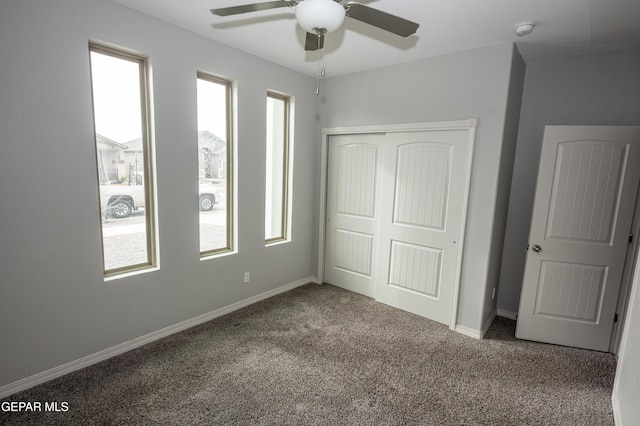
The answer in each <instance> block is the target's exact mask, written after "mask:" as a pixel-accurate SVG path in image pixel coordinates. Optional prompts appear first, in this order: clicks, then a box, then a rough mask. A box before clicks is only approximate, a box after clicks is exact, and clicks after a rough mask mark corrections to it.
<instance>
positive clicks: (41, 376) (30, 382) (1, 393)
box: [0, 277, 319, 398]
mask: <svg viewBox="0 0 640 426" xmlns="http://www.w3.org/2000/svg"><path fill="white" fill-rule="evenodd" d="M318 281H319V280H318V278H316V277H308V278H304V279H302V280H298V281H295V282H293V283H290V284H285V285H283V286H281V287H278V288H275V289H273V290H269V291H266V292H264V293H261V294H258V295H256V296H252V297H249V298H248V299H244V300H241V301H239V302H235V303H232V304H231V305H228V306H224V307H222V308H219V309H216V310H214V311H211V312H207V313H206V314H202V315H198V316H197V317H194V318H191V319H188V320H186V321H182V322H179V323H177V324H174V325H171V326H169V327H166V328H163V329H161V330H158V331H154V332H152V333H149V334H146V335H144V336H140V337H136V338H135V339H132V340H129V341H128V342H124V343H121V344H119V345H116V346H113V347H111V348H107V349H105V350H102V351H100V352H96V353H94V354H91V355H88V356H85V357H82V358H80V359H77V360H75V361H71V362H68V363H66V364H63V365H60V366H58V367H54V368H51V369H49V370H46V371H43V372H41V373H37V374H34V375H33V376H30V377H27V378H25V379H21V380H18V381H16V382H13V383H9V384H8V385H5V386H2V387H0V398H5V397H7V396H9V395H12V394H14V393H16V392H20V391H23V390H25V389H29V388H31V387H33V386H36V385H39V384H42V383H45V382H48V381H49V380H53V379H55V378H58V377H60V376H64V375H65V374H68V373H71V372H73V371H76V370H80V369H81V368H85V367H88V366H90V365H93V364H96V363H98V362H101V361H104V360H106V359H109V358H113V357H114V356H117V355H120V354H123V353H125V352H128V351H130V350H132V349H135V348H138V347H140V346H143V345H146V344H147V343H151V342H154V341H156V340H159V339H162V338H163V337H167V336H170V335H172V334H175V333H178V332H180V331H183V330H186V329H188V328H191V327H194V326H196V325H199V324H202V323H205V322H207V321H210V320H212V319H215V318H218V317H221V316H223V315H226V314H229V313H231V312H233V311H237V310H238V309H241V308H244V307H245V306H249V305H252V304H254V303H256V302H259V301H261V300H264V299H268V298H269V297H272V296H275V295H278V294H280V293H284V292H287V291H289V290H293V289H294V288H296V287H300V286H303V285H305V284H308V283H310V282H311V283H316V284H319V282H318Z"/></svg>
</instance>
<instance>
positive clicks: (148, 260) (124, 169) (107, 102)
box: [89, 43, 155, 276]
mask: <svg viewBox="0 0 640 426" xmlns="http://www.w3.org/2000/svg"><path fill="white" fill-rule="evenodd" d="M89 56H90V65H91V89H92V98H93V119H94V129H95V147H96V165H97V176H98V183H99V203H100V210H101V216H102V220H101V222H102V254H103V264H104V273H105V276H113V275H117V274H120V273H122V272H128V271H132V270H138V269H143V268H147V267H150V266H153V265H154V264H155V245H154V244H155V233H154V224H153V217H154V215H153V204H154V203H153V197H152V194H153V188H152V179H151V176H152V170H151V158H150V140H149V133H150V132H149V103H148V67H147V59H146V58H145V57H144V56H140V55H137V54H133V53H130V52H126V51H123V50H119V49H114V48H111V47H105V46H102V45H98V44H94V43H90V44H89Z"/></svg>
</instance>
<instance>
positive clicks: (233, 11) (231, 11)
mask: <svg viewBox="0 0 640 426" xmlns="http://www.w3.org/2000/svg"><path fill="white" fill-rule="evenodd" d="M296 4H298V2H297V1H293V0H292V1H283V0H278V1H267V2H264V3H253V4H245V5H242V6H232V7H223V8H220V9H211V13H213V14H214V15H218V16H229V15H238V14H240V13H247V12H258V11H260V10H267V9H276V8H278V7H291V6H295V5H296Z"/></svg>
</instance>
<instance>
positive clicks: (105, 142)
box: [96, 133, 128, 150]
mask: <svg viewBox="0 0 640 426" xmlns="http://www.w3.org/2000/svg"><path fill="white" fill-rule="evenodd" d="M96 144H97V145H98V149H100V148H101V147H100V145H102V146H103V147H104V148H102V149H106V148H120V149H124V150H126V149H127V148H128V147H127V145H124V144H121V143H119V142H116V141H114V140H113V139H109V138H108V137H106V136H102V135H101V134H99V133H96Z"/></svg>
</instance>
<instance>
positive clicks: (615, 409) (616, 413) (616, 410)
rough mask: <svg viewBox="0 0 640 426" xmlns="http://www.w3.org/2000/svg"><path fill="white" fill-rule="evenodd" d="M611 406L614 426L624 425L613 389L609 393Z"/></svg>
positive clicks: (616, 395)
mask: <svg viewBox="0 0 640 426" xmlns="http://www.w3.org/2000/svg"><path fill="white" fill-rule="evenodd" d="M611 407H612V408H613V424H614V425H616V426H624V425H623V424H622V419H621V418H620V401H618V394H617V393H616V391H615V390H614V391H613V393H612V394H611Z"/></svg>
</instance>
